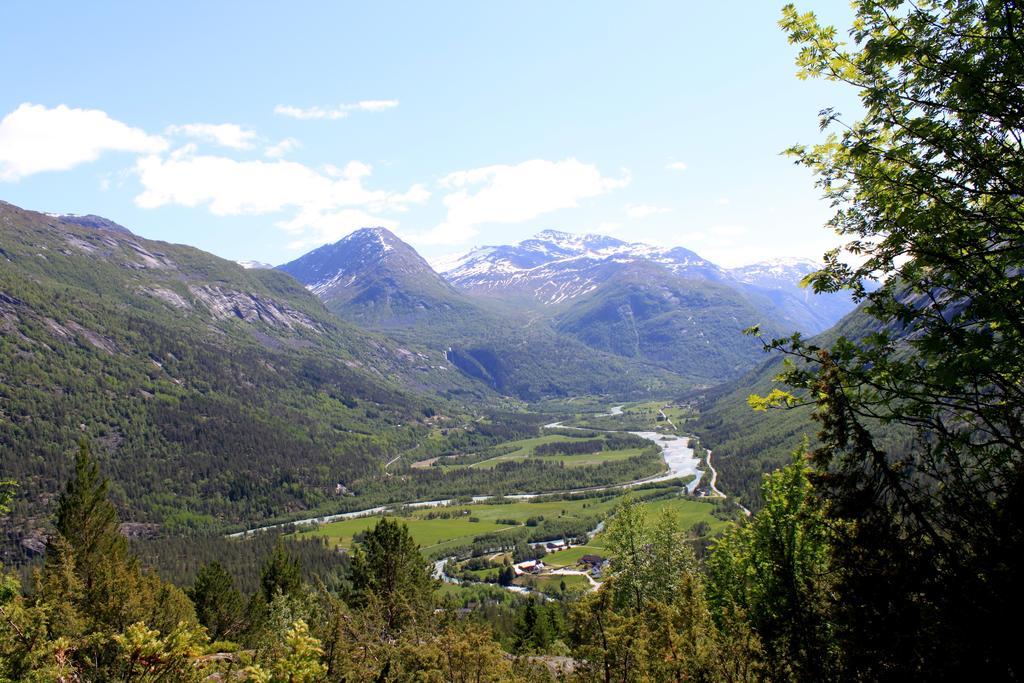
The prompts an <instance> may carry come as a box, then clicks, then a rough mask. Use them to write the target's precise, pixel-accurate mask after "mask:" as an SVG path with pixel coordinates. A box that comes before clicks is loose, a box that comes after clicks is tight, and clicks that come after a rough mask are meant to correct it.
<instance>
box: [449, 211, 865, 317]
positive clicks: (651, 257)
mask: <svg viewBox="0 0 1024 683" xmlns="http://www.w3.org/2000/svg"><path fill="white" fill-rule="evenodd" d="M637 264H654V265H656V266H660V267H661V268H662V269H664V271H666V272H667V273H670V274H672V275H674V276H677V277H680V278H684V279H688V280H700V281H705V282H713V283H719V284H723V285H727V286H729V287H732V288H733V289H735V290H738V291H740V292H741V293H742V294H744V295H745V296H746V297H747V298H748V299H749V300H750V302H751V303H753V304H755V305H756V306H757V308H758V309H759V310H762V311H763V312H766V313H768V314H769V316H770V317H771V318H772V319H773V320H775V321H777V322H779V323H780V324H783V325H784V326H788V327H792V328H793V329H795V330H799V331H800V332H803V333H805V334H814V333H817V332H820V331H822V330H824V329H827V328H828V327H830V326H831V325H833V324H835V322H836V321H838V320H839V318H841V317H842V316H843V315H844V314H846V313H847V312H849V311H850V310H851V309H852V308H853V304H852V302H851V301H850V298H849V296H848V295H845V294H836V295H832V294H827V295H815V294H813V293H812V292H811V291H810V290H807V289H804V288H801V287H800V282H801V281H802V280H803V278H804V277H805V276H806V275H808V274H809V273H813V272H814V271H816V270H818V269H820V268H821V264H819V263H816V262H814V261H812V260H810V259H804V258H788V259H776V260H770V261H763V262H760V263H755V264H752V265H749V266H743V267H741V268H732V269H727V268H722V267H720V266H717V265H715V264H714V263H712V262H710V261H708V260H707V259H705V258H702V257H701V256H699V255H698V254H696V253H694V252H692V251H690V250H689V249H684V248H682V247H672V248H665V247H655V246H651V245H648V244H641V243H629V242H624V241H622V240H619V239H615V238H613V237H607V236H604V235H573V234H570V233H565V232H559V231H557V230H545V231H543V232H540V233H538V234H537V235H535V236H534V237H532V238H531V239H528V240H524V241H522V242H520V243H518V244H515V245H506V246H492V247H478V248H476V249H473V250H471V251H470V252H469V253H467V254H466V255H465V256H463V257H462V258H460V259H457V260H456V261H454V262H453V263H451V264H450V265H448V266H447V267H446V268H445V269H444V270H443V273H442V274H443V275H444V277H445V278H446V279H447V280H448V281H449V282H451V283H452V284H454V285H456V286H457V287H460V288H461V289H464V290H466V291H469V292H472V293H474V294H477V295H481V296H496V297H501V298H506V297H510V296H516V297H520V298H522V299H523V300H525V301H533V302H536V303H541V304H544V305H547V306H557V305H559V304H563V303H565V302H567V301H571V300H573V299H576V298H579V297H581V296H584V295H586V294H589V293H591V292H593V291H595V290H596V289H598V287H600V285H601V284H602V283H603V282H605V281H606V280H608V279H609V278H610V277H612V275H613V274H616V273H621V272H622V271H627V270H629V269H630V268H631V267H633V266H636V265H637ZM648 272H650V271H648Z"/></svg>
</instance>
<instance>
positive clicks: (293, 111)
mask: <svg viewBox="0 0 1024 683" xmlns="http://www.w3.org/2000/svg"><path fill="white" fill-rule="evenodd" d="M397 106H398V100H360V101H359V102H355V103H353V104H339V105H338V106H336V107H306V108H302V107H295V106H292V105H290V104H279V105H277V106H276V107H274V113H275V114H280V115H281V116H290V117H291V118H293V119H301V120H308V119H330V120H334V119H343V118H345V117H346V116H348V115H349V114H351V113H352V112H354V111H371V112H372V111H384V110H385V109H394V108H395V107H397Z"/></svg>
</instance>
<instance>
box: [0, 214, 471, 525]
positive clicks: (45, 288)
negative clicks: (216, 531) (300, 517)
mask: <svg viewBox="0 0 1024 683" xmlns="http://www.w3.org/2000/svg"><path fill="white" fill-rule="evenodd" d="M0 379H2V381H0V392H2V393H0V468H2V470H3V472H4V473H5V475H6V476H9V477H12V478H14V479H16V480H17V481H18V484H19V489H18V497H17V499H16V501H15V505H16V510H15V512H16V514H15V518H18V519H31V518H33V517H34V516H35V515H36V514H37V513H42V512H44V511H45V510H47V509H48V507H49V505H50V502H51V498H50V496H51V494H52V492H53V491H55V490H57V489H58V488H59V483H60V482H61V481H64V480H65V479H66V477H67V473H68V469H67V468H68V466H69V463H70V460H69V458H68V454H69V453H71V452H73V450H74V449H75V448H76V447H77V441H78V440H79V439H81V438H83V437H84V438H86V439H88V440H89V441H90V442H91V443H93V444H94V449H95V451H96V453H97V457H98V458H99V460H100V462H101V463H102V465H103V467H104V469H105V470H106V471H107V472H109V473H110V475H111V478H112V494H113V496H114V498H115V500H116V502H117V504H118V505H119V507H121V509H123V510H125V512H126V517H127V518H128V519H130V520H131V521H162V522H165V523H167V524H169V525H171V526H174V525H180V526H207V525H210V524H214V523H217V524H220V523H231V522H237V521H242V520H245V521H247V522H251V521H252V520H257V519H262V518H266V517H272V516H276V515H280V514H283V513H286V512H288V511H290V510H298V509H308V508H310V507H315V506H316V505H317V504H319V503H322V502H323V501H325V500H328V499H329V498H330V496H333V495H334V494H335V488H336V486H337V484H338V483H347V482H350V481H351V480H352V479H353V478H356V477H359V476H363V475H366V474H369V473H375V472H377V471H379V467H380V465H381V463H382V462H383V460H384V458H385V456H389V455H390V454H391V453H392V452H393V451H395V450H398V449H405V448H409V447H411V446H412V445H414V444H415V443H416V442H417V439H418V437H419V436H420V435H421V434H422V433H424V432H425V431H427V429H428V428H427V426H426V425H425V419H426V418H425V414H427V413H430V414H432V413H433V411H434V408H436V407H441V406H443V405H445V401H446V399H444V398H443V397H444V395H446V394H447V395H449V396H466V397H473V398H479V397H480V396H481V392H486V388H484V387H482V386H481V385H479V384H474V383H472V382H470V381H469V380H467V379H465V378H463V377H462V376H461V375H460V373H458V372H456V371H454V369H453V368H452V366H451V365H450V364H449V363H448V362H447V361H446V360H445V359H444V356H443V354H441V353H433V352H430V351H426V350H417V348H416V347H411V346H410V347H408V348H405V347H403V346H400V345H398V344H397V343H394V342H391V341H388V340H386V339H382V338H379V337H376V336H373V335H371V334H368V333H366V332H363V331H360V330H358V329H357V328H354V327H352V326H350V325H347V324H346V323H344V322H342V321H340V320H338V319H337V318H336V317H335V316H333V315H332V314H331V313H330V312H329V311H327V310H326V309H325V308H324V307H323V305H322V304H321V303H320V302H319V301H318V300H317V299H316V298H315V297H313V296H312V295H310V294H309V293H308V292H307V291H305V290H304V289H303V288H302V287H301V286H300V285H299V284H298V283H297V282H296V281H295V280H293V279H292V278H291V277H290V276H288V275H286V274H284V273H280V272H277V271H273V270H245V269H243V268H242V267H241V266H239V265H237V264H234V263H232V262H230V261H225V260H223V259H220V258H217V257H215V256H213V255H211V254H207V253H205V252H202V251H200V250H198V249H194V248H192V247H187V246H181V245H173V244H167V243H162V242H153V241H149V240H145V239H142V238H139V237H137V236H135V235H133V234H131V233H130V232H128V231H127V230H125V229H123V228H120V227H119V226H116V227H115V226H113V225H106V224H99V223H96V222H95V221H90V223H89V224H87V225H83V224H82V223H81V221H80V220H78V219H77V218H65V217H60V216H49V215H46V214H41V213H36V212H32V211H26V210H23V209H19V208H18V207H15V206H13V205H10V204H6V203H0ZM427 390H429V391H430V392H431V393H433V394H434V396H432V397H431V398H426V397H425V394H426V391H427Z"/></svg>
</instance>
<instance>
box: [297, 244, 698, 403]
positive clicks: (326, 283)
mask: <svg viewBox="0 0 1024 683" xmlns="http://www.w3.org/2000/svg"><path fill="white" fill-rule="evenodd" d="M280 269H281V270H283V271H285V272H287V273H290V274H292V275H293V276H295V278H296V279H297V280H298V281H299V282H301V283H303V284H304V285H305V286H306V288H307V289H308V290H309V291H310V292H312V293H313V294H315V295H316V296H317V297H319V298H320V299H321V301H323V303H324V305H325V306H327V308H329V309H330V310H332V311H334V312H335V313H337V314H338V315H339V316H340V317H342V318H344V319H345V320H347V321H350V322H353V323H356V324H358V325H360V326H362V327H364V328H366V329H369V330H375V331H378V332H383V333H386V334H387V335H389V336H391V337H393V338H395V339H399V340H402V341H403V342H405V341H407V342H410V343H411V342H416V343H419V344H424V345H427V346H429V347H430V348H431V349H433V350H434V351H435V352H438V353H443V354H444V355H445V357H446V358H447V359H448V360H449V361H450V362H451V363H452V364H453V365H454V366H455V367H457V368H458V369H459V370H460V371H462V373H463V374H464V375H465V376H467V377H469V378H472V379H473V380H475V381H477V382H480V383H482V384H483V385H485V386H486V387H488V388H490V389H492V390H494V391H496V392H498V393H501V394H505V395H511V396H515V397H518V398H521V399H525V400H536V399H539V398H545V397H550V396H568V395H583V394H595V393H597V394H615V395H622V396H634V395H636V396H639V395H647V394H649V393H650V392H651V391H665V390H669V389H670V388H673V387H674V388H679V387H683V386H685V385H687V384H688V382H687V380H685V379H684V378H683V377H681V376H679V375H678V374H676V373H673V372H670V371H667V370H665V369H664V368H661V367H657V366H656V365H652V364H649V363H646V362H644V360H643V359H636V360H634V359H627V358H621V357H618V356H616V355H615V354H613V353H606V352H604V351H602V350H595V349H593V348H590V347H588V346H586V345H585V344H583V343H581V342H580V341H578V340H576V339H574V338H572V337H570V336H566V335H562V334H559V333H558V332H556V331H555V330H554V329H552V327H551V325H550V323H549V321H546V320H543V319H538V318H537V316H534V315H531V314H528V313H525V312H523V311H517V310H515V309H511V308H501V307H499V306H496V305H494V302H489V301H486V300H481V299H479V298H477V297H473V296H471V295H469V294H467V293H465V292H462V291H459V290H458V289H456V288H455V287H453V286H452V285H450V284H449V283H448V282H446V281H445V280H444V279H443V278H442V277H441V276H440V275H438V274H437V273H436V272H435V271H434V270H433V269H432V268H431V267H430V265H429V264H428V263H427V262H426V261H425V260H424V259H423V258H422V257H421V256H420V255H419V254H418V253H417V252H416V251H415V250H414V249H413V248H412V247H411V246H409V245H408V244H406V243H404V242H402V241H401V240H400V239H399V238H398V237H396V236H395V235H393V234H392V233H391V232H389V231H388V230H385V229H383V228H365V229H361V230H357V231H355V232H353V233H352V234H350V235H348V236H347V237H345V238H343V239H341V240H339V241H338V242H336V243H334V244H328V245H326V246H323V247H320V248H319V249H315V250H314V251H311V252H310V253H308V254H306V255H304V256H302V257H300V258H298V259H296V260H294V261H292V262H290V263H287V264H285V265H283V266H281V267H280Z"/></svg>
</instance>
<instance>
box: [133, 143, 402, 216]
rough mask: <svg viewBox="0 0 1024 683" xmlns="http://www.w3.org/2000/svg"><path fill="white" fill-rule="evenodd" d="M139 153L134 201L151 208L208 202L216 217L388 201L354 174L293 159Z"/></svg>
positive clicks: (180, 152) (178, 152) (383, 194)
mask: <svg viewBox="0 0 1024 683" xmlns="http://www.w3.org/2000/svg"><path fill="white" fill-rule="evenodd" d="M192 151H193V150H190V149H187V148H185V149H182V150H178V151H176V152H175V153H174V154H172V155H171V156H170V157H167V158H164V157H161V156H157V155H151V156H146V157H142V158H141V159H139V160H138V162H137V163H136V167H135V168H136V171H137V173H138V176H139V181H140V182H141V183H142V187H143V192H142V193H141V194H140V195H138V196H137V197H136V198H135V203H136V204H137V205H138V206H140V207H143V208H147V209H152V208H157V207H160V206H164V205H165V204H180V205H182V206H190V207H195V206H201V205H204V204H205V205H208V206H209V209H210V212H211V213H213V214H215V215H218V216H230V215H242V214H263V213H272V212H275V211H280V210H282V209H284V208H287V207H320V208H323V209H331V208H335V207H339V206H355V205H366V204H370V203H373V202H386V201H387V199H388V193H387V192H384V191H379V190H378V191H371V190H367V189H366V188H364V187H363V186H362V182H361V180H360V178H359V177H358V176H356V177H347V176H346V177H342V178H340V179H332V178H329V177H327V176H325V175H323V174H321V173H318V172H317V171H315V170H313V169H311V168H309V167H308V166H304V165H302V164H299V163H295V162H292V161H283V160H278V161H238V160H235V159H231V158H228V157H220V156H203V155H194V154H192Z"/></svg>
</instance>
